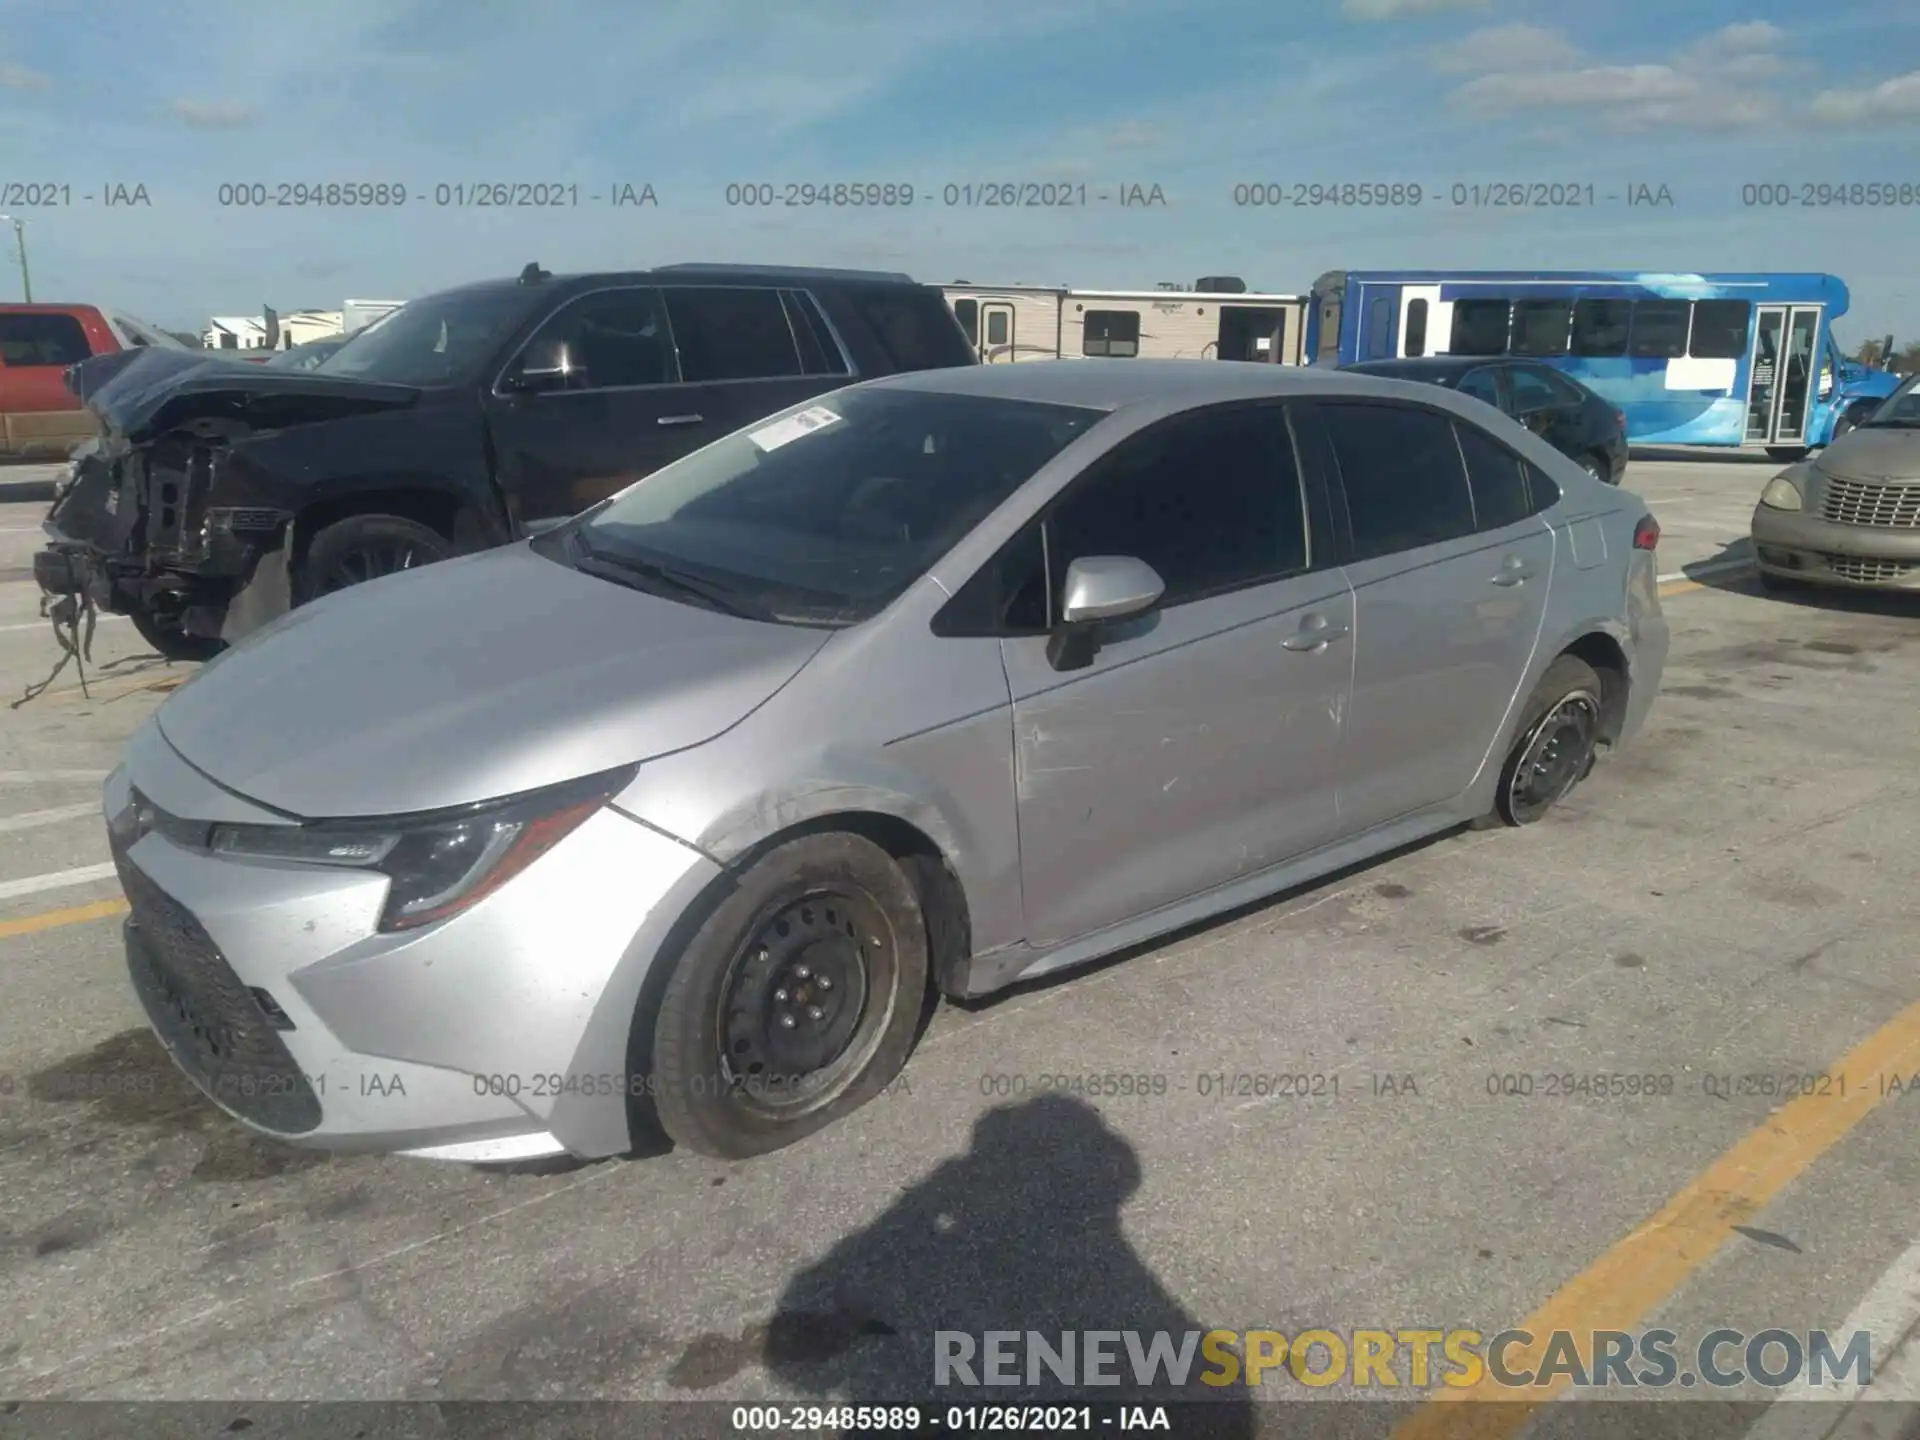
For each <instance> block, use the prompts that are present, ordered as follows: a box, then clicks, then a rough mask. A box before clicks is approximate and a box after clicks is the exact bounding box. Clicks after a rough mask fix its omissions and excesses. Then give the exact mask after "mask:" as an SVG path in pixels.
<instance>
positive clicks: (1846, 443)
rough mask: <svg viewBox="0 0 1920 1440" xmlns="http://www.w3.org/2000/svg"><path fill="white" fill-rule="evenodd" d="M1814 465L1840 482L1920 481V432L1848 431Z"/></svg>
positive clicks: (1825, 450)
mask: <svg viewBox="0 0 1920 1440" xmlns="http://www.w3.org/2000/svg"><path fill="white" fill-rule="evenodd" d="M1813 463H1814V467H1815V468H1816V469H1817V470H1819V471H1820V473H1821V474H1823V475H1831V476H1833V477H1834V478H1835V479H1837V480H1880V481H1885V480H1896V481H1897V480H1906V481H1913V480H1920V430H1895V429H1892V428H1887V429H1871V428H1864V429H1859V430H1849V431H1848V432H1847V433H1846V434H1844V435H1842V436H1841V437H1840V438H1839V439H1838V440H1836V441H1834V442H1833V444H1831V445H1829V446H1828V447H1827V448H1826V449H1824V450H1822V451H1821V452H1820V454H1819V455H1818V457H1816V458H1815V460H1814V462H1813Z"/></svg>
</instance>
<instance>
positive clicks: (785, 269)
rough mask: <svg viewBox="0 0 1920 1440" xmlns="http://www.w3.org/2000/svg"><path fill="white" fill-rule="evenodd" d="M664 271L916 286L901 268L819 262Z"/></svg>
mask: <svg viewBox="0 0 1920 1440" xmlns="http://www.w3.org/2000/svg"><path fill="white" fill-rule="evenodd" d="M653 268H654V269H655V270H656V271H659V272H661V273H664V274H683V275H692V274H702V275H791V276H794V277H795V278H797V279H806V280H884V281H887V282H889V283H890V284H894V285H913V284H917V283H918V282H917V281H915V280H914V278H913V277H912V276H911V275H907V274H903V273H902V272H901V271H898V270H836V269H832V268H828V267H822V266H818V265H719V264H708V263H706V262H703V261H689V262H685V263H682V264H679V265H656V266H654V267H653Z"/></svg>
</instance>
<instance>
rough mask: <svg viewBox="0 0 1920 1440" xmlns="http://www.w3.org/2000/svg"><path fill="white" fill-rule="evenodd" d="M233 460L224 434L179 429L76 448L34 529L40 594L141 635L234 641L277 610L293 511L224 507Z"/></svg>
mask: <svg viewBox="0 0 1920 1440" xmlns="http://www.w3.org/2000/svg"><path fill="white" fill-rule="evenodd" d="M229 461H230V447H229V444H228V442H227V440H226V439H225V438H224V437H219V436H214V437H206V436H197V435H193V434H190V433H182V432H171V433H168V434H165V435H162V436H160V437H158V438H157V439H155V440H152V441H150V442H148V443H146V444H131V443H128V442H127V441H125V440H124V439H108V440H103V441H100V442H95V443H93V444H91V445H89V446H86V447H83V449H82V451H81V452H80V453H79V454H78V455H76V457H75V460H74V468H73V473H72V474H71V476H70V477H69V479H68V480H67V482H66V483H65V484H64V486H63V487H62V488H61V490H60V492H59V494H58V496H57V498H56V499H55V501H54V504H53V508H52V510H51V511H49V512H48V515H47V519H46V521H45V524H44V525H43V527H42V528H43V529H44V530H45V531H46V534H47V544H46V547H45V548H44V549H43V550H41V551H40V553H39V554H38V555H36V556H35V557H34V578H35V579H36V580H37V581H38V582H39V584H40V588H41V589H42V590H43V591H45V592H46V593H47V594H48V595H52V596H75V597H84V598H85V599H87V600H89V601H91V603H92V604H93V605H94V606H95V607H97V608H98V609H100V610H102V611H107V612H110V613H114V614H123V615H131V616H134V617H135V618H136V619H137V620H139V621H141V622H142V623H141V625H140V629H141V631H142V633H143V635H146V636H147V638H148V639H149V640H152V639H153V638H154V636H153V633H150V632H159V633H162V634H174V633H177V634H179V635H182V636H184V637H188V638H189V639H193V640H200V641H218V640H234V639H237V638H239V636H240V635H241V634H244V633H245V632H246V631H248V630H251V629H255V628H258V625H259V624H262V623H264V622H265V620H266V619H270V618H272V616H273V615H274V614H277V613H279V612H280V611H282V610H285V609H286V608H287V605H288V596H287V595H286V591H287V588H288V587H287V575H286V558H285V556H286V543H287V540H288V531H289V527H290V525H291V522H292V518H293V517H292V514H291V513H290V512H288V511H285V510H278V509H272V508H267V507H262V506H247V505H234V504H227V503H224V500H225V498H226V495H225V491H226V488H227V487H226V486H225V485H224V484H223V480H224V478H225V470H226V467H227V466H228V464H229ZM243 597H244V598H245V599H247V600H251V601H254V602H256V603H254V604H236V602H237V601H241V600H242V599H243ZM249 611H257V612H258V615H257V617H255V616H251V615H249V613H248V612H249ZM249 621H251V623H249Z"/></svg>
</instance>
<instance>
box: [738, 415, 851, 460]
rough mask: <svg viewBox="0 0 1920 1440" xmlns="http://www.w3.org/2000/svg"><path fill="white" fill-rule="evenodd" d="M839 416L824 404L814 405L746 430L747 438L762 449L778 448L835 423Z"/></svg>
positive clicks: (838, 420)
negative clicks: (768, 423) (770, 422)
mask: <svg viewBox="0 0 1920 1440" xmlns="http://www.w3.org/2000/svg"><path fill="white" fill-rule="evenodd" d="M839 422H840V416H839V415H838V413H836V412H835V411H832V410H829V409H827V407H826V406H824V405H814V406H811V407H809V408H808V409H805V410H802V411H799V412H798V413H796V414H793V415H789V416H787V418H786V419H784V420H776V421H774V422H773V423H772V424H771V425H763V426H761V427H760V428H759V429H758V430H750V431H748V432H747V438H748V439H749V440H751V441H752V442H753V443H754V444H756V445H758V446H759V447H760V448H761V449H762V450H778V449H779V448H780V447H781V446H782V445H787V444H791V443H792V442H793V441H795V440H798V439H799V438H800V437H801V436H802V435H811V434H813V432H814V431H816V430H824V429H826V428H827V426H829V425H837V424H838V423H839Z"/></svg>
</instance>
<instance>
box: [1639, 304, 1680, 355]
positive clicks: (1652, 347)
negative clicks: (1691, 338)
mask: <svg viewBox="0 0 1920 1440" xmlns="http://www.w3.org/2000/svg"><path fill="white" fill-rule="evenodd" d="M1692 308H1693V307H1692V306H1691V305H1690V304H1689V303H1688V302H1687V301H1685V300H1636V301H1634V302H1633V330H1632V334H1631V336H1630V338H1629V339H1628V341H1627V353H1628V354H1629V355H1637V356H1639V357H1641V358H1642V359H1654V360H1674V359H1677V358H1679V357H1680V356H1682V355H1684V354H1686V353H1687V319H1688V312H1689V311H1690V310H1691V309H1692Z"/></svg>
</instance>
